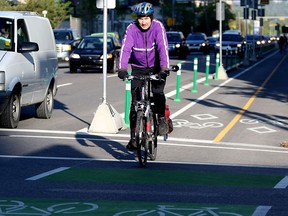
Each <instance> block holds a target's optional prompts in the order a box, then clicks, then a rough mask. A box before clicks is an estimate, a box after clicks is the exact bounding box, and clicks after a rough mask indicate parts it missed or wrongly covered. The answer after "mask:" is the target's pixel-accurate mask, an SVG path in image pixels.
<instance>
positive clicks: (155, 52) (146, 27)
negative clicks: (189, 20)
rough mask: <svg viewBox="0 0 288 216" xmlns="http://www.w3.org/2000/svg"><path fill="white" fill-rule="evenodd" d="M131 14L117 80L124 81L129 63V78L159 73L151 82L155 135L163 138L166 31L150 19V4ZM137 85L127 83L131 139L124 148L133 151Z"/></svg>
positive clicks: (167, 62)
mask: <svg viewBox="0 0 288 216" xmlns="http://www.w3.org/2000/svg"><path fill="white" fill-rule="evenodd" d="M132 11H133V14H132V17H133V18H135V21H133V22H132V23H130V24H129V25H128V27H127V29H126V32H125V35H124V38H123V41H122V48H121V53H120V58H119V64H118V77H119V78H120V79H125V77H126V76H128V73H127V69H128V64H131V68H132V75H134V76H139V75H145V74H147V73H149V72H151V71H152V72H153V73H154V74H159V76H160V77H161V80H159V81H152V92H153V98H154V103H155V106H156V109H157V110H156V111H157V113H158V121H159V127H158V128H159V129H158V135H164V134H166V133H167V132H168V130H169V128H168V123H167V120H166V118H165V105H166V98H165V94H164V87H165V83H166V77H167V76H168V75H169V70H168V68H169V66H170V65H169V53H168V42H167V36H166V30H165V28H164V26H163V24H162V23H161V22H160V21H158V20H156V19H153V13H154V7H153V5H152V4H151V3H148V2H142V3H139V4H137V5H135V6H133V7H132ZM140 86H141V85H140V81H139V80H132V81H131V95H132V100H131V109H130V117H129V118H130V133H131V139H130V141H129V143H128V145H127V149H128V150H134V149H135V148H136V142H135V134H134V130H135V126H136V118H137V115H136V111H135V104H136V102H137V100H139V99H140V98H138V97H137V95H139V91H140ZM137 93H138V94H137Z"/></svg>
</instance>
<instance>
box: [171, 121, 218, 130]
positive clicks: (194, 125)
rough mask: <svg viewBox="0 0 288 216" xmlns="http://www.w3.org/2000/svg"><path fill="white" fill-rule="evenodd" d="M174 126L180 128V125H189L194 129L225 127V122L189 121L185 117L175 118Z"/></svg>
mask: <svg viewBox="0 0 288 216" xmlns="http://www.w3.org/2000/svg"><path fill="white" fill-rule="evenodd" d="M173 127H174V128H180V127H188V128H193V129H204V128H220V127H223V124H222V123H220V122H204V123H203V124H200V123H195V122H189V121H188V120H185V119H173Z"/></svg>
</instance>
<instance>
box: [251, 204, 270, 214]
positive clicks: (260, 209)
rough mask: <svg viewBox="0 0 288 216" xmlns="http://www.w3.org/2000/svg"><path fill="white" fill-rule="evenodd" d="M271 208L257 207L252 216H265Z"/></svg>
mask: <svg viewBox="0 0 288 216" xmlns="http://www.w3.org/2000/svg"><path fill="white" fill-rule="evenodd" d="M271 208H272V207H271V206H258V207H257V208H256V210H255V211H254V213H253V215H252V216H265V215H267V213H268V212H269V210H270V209H271Z"/></svg>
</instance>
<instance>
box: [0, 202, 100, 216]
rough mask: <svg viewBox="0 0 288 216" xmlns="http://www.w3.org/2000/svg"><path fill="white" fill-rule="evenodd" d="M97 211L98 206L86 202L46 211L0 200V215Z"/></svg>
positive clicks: (15, 215)
mask: <svg viewBox="0 0 288 216" xmlns="http://www.w3.org/2000/svg"><path fill="white" fill-rule="evenodd" d="M96 209H98V205H97V204H94V203H86V202H68V203H60V204H55V205H51V206H49V207H47V208H46V209H41V208H39V207H36V206H29V205H26V204H25V203H24V202H22V201H17V200H0V215H1V216H6V215H9V216H10V215H14V216H21V215H28V216H32V215H36V216H49V215H55V214H59V215H60V214H61V215H63V214H66V215H70V214H79V213H87V212H92V211H95V210H96Z"/></svg>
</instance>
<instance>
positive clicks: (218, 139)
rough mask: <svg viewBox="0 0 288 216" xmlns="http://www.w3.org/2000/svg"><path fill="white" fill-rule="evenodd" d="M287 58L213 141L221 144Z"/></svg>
mask: <svg viewBox="0 0 288 216" xmlns="http://www.w3.org/2000/svg"><path fill="white" fill-rule="evenodd" d="M286 57H287V54H286V55H285V56H284V57H283V58H282V60H281V61H280V62H279V63H278V65H277V66H276V67H275V68H274V70H273V71H272V73H271V74H270V75H269V76H268V77H267V78H266V79H265V81H264V82H263V83H262V85H261V86H260V87H259V88H258V89H257V91H256V92H255V94H254V95H253V96H252V97H251V98H249V100H248V101H247V103H246V104H245V106H244V107H242V108H241V110H240V111H239V112H238V113H237V114H236V116H235V117H234V118H233V119H232V120H231V121H230V123H229V124H228V125H227V126H226V127H225V128H224V129H223V130H222V131H221V132H220V133H219V134H218V135H217V136H216V138H215V139H214V140H213V142H214V143H218V142H220V141H221V140H222V139H223V138H224V136H225V135H226V134H227V133H228V132H229V131H230V130H231V129H232V128H233V127H234V125H235V124H236V123H237V122H238V121H239V119H240V118H241V117H242V116H243V114H244V113H245V112H246V110H248V109H249V107H250V106H251V104H252V103H253V101H254V100H255V99H256V97H257V95H258V94H259V93H260V92H261V91H262V89H263V88H264V86H265V85H266V84H267V82H268V81H269V80H270V79H271V77H272V76H273V75H274V73H275V72H276V71H277V69H278V68H279V66H280V65H281V64H282V62H283V61H284V60H285V58H286Z"/></svg>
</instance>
